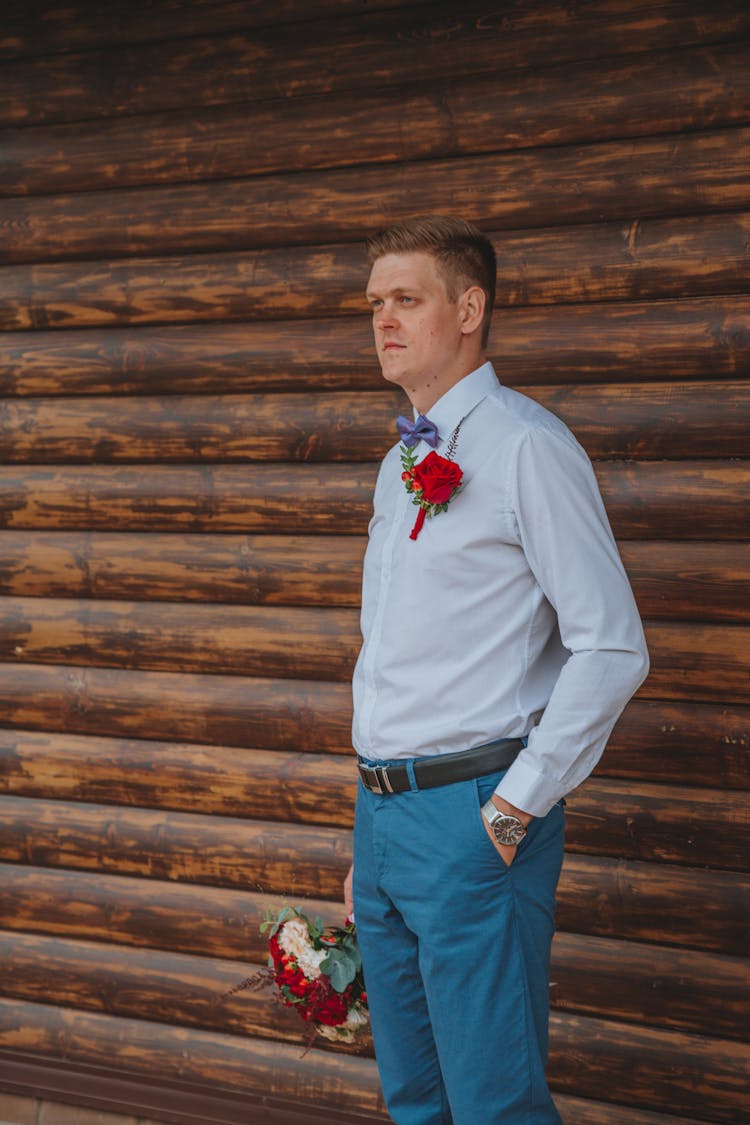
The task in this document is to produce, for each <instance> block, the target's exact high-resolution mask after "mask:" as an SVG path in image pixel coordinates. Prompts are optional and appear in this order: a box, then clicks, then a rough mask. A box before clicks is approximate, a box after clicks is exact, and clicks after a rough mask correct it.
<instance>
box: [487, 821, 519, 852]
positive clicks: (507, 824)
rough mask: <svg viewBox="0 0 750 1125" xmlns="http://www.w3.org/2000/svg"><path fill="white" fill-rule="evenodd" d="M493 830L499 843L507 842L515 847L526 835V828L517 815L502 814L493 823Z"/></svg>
mask: <svg viewBox="0 0 750 1125" xmlns="http://www.w3.org/2000/svg"><path fill="white" fill-rule="evenodd" d="M492 831H493V832H494V834H495V839H496V840H497V842H498V844H507V845H510V846H511V847H515V845H516V844H520V843H521V840H523V838H524V836H525V835H526V829H525V828H524V826H523V825H522V824H521V821H520V820H518V818H517V817H515V816H500V817H498V818H497V820H496V821H495V822H494V823H493V825H492Z"/></svg>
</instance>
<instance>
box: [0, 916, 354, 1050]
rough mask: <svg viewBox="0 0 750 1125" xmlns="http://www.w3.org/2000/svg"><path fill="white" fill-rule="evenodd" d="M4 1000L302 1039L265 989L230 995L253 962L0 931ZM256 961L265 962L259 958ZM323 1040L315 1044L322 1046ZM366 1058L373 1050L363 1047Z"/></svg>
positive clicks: (296, 1021)
mask: <svg viewBox="0 0 750 1125" xmlns="http://www.w3.org/2000/svg"><path fill="white" fill-rule="evenodd" d="M0 951H2V957H3V964H4V966H5V972H4V973H3V979H2V982H1V983H0V991H1V992H2V995H3V996H5V997H15V998H16V999H17V1000H26V1001H32V1002H35V1003H41V1004H44V1003H47V1004H49V1003H53V1004H55V1006H57V1007H62V1008H65V1007H73V1008H78V1009H81V1010H83V1011H94V1012H103V1013H106V1014H108V1015H114V1016H125V1017H131V1018H134V1019H137V1018H139V1017H142V1016H147V1015H148V1013H149V1012H150V1011H161V1012H169V1015H170V1019H169V1022H170V1023H171V1024H173V1025H177V1026H186V1027H202V1028H205V1029H212V1030H214V1031H224V1032H234V1033H235V1034H238V1035H257V1036H259V1037H260V1038H269V1039H274V1040H286V1041H288V1042H289V1041H290V1042H297V1043H298V1042H299V1041H300V1031H301V1030H302V1024H301V1022H300V1018H299V1016H298V1015H297V1014H296V1013H295V1012H292V1011H291V1010H290V1009H289V1008H285V1007H284V1006H283V1005H282V1004H276V1003H271V1002H270V1001H271V998H272V992H271V989H270V988H269V989H264V990H263V991H262V992H261V991H254V990H249V989H248V990H246V991H244V992H241V993H238V994H235V995H230V991H231V989H232V988H233V987H234V986H235V985H237V984H239V983H240V982H241V981H242V980H243V979H245V978H246V977H249V976H251V975H254V974H255V973H256V972H257V970H258V968H259V967H260V966H259V964H252V963H251V962H250V961H249V960H248V961H247V962H241V961H240V962H238V961H229V960H223V959H215V958H208V957H196V956H193V955H191V954H186V953H170V952H162V951H161V950H154V949H139V948H138V947H136V946H124V945H111V944H108V943H107V944H105V943H103V942H94V941H80V940H72V939H67V938H55V937H52V938H51V937H44V936H41V935H38V934H28V933H20V932H15V933H14V932H12V931H7V930H6V931H0ZM261 960H263V959H262V958H261ZM325 1045H326V1041H325V1040H324V1039H323V1038H322V1037H321V1038H320V1041H319V1042H318V1041H317V1040H316V1046H319V1047H325ZM368 1047H369V1050H368V1051H367V1053H368V1054H371V1053H372V1049H371V1045H370V1044H368Z"/></svg>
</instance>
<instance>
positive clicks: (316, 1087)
mask: <svg viewBox="0 0 750 1125" xmlns="http://www.w3.org/2000/svg"><path fill="white" fill-rule="evenodd" d="M0 1047H3V1048H5V1049H16V1050H20V1049H22V1050H24V1051H26V1052H31V1053H33V1054H39V1055H43V1056H48V1057H50V1056H51V1057H53V1058H61V1057H62V1058H63V1059H65V1060H68V1061H70V1062H71V1063H73V1064H75V1063H84V1064H86V1065H89V1066H91V1065H93V1066H96V1065H100V1066H101V1065H102V1064H106V1065H107V1066H108V1067H110V1066H111V1065H112V1062H113V1060H118V1061H120V1063H121V1064H123V1063H124V1064H125V1066H124V1069H125V1070H126V1071H130V1072H131V1073H133V1072H135V1073H139V1074H143V1075H148V1076H150V1077H151V1078H157V1079H159V1080H160V1081H166V1082H169V1081H170V1080H172V1081H174V1080H177V1079H179V1080H181V1081H183V1082H192V1083H200V1084H203V1085H204V1086H205V1085H210V1086H213V1087H218V1088H220V1089H224V1090H227V1089H229V1090H236V1091H238V1092H243V1093H247V1094H249V1095H254V1096H255V1097H257V1099H258V1101H259V1102H260V1101H262V1103H263V1105H268V1104H269V1103H270V1104H273V1101H274V1099H284V1101H285V1102H286V1105H287V1106H288V1105H289V1103H290V1101H294V1100H295V1099H296V1100H298V1101H299V1102H301V1103H303V1104H304V1103H307V1104H309V1105H313V1106H315V1107H316V1109H318V1110H321V1109H324V1110H325V1111H326V1120H330V1121H331V1122H335V1121H339V1122H341V1123H342V1125H348V1123H349V1122H351V1121H352V1120H353V1118H352V1116H348V1115H349V1114H355V1113H364V1112H367V1113H368V1114H369V1117H368V1118H366V1119H365V1120H368V1119H369V1120H372V1121H387V1120H388V1117H387V1114H386V1113H385V1109H384V1108H383V1103H382V1095H381V1093H380V1083H379V1082H378V1077H377V1070H376V1067H375V1062H374V1060H372V1059H367V1058H357V1057H356V1056H354V1055H351V1054H342V1053H338V1052H335V1051H320V1050H316V1049H311V1050H309V1051H301V1050H300V1046H299V1044H295V1045H292V1044H288V1043H280V1042H278V1041H273V1040H270V1041H269V1040H262V1039H250V1038H247V1037H245V1036H239V1035H229V1034H226V1033H220V1032H211V1031H201V1030H198V1029H191V1030H188V1029H185V1028H179V1027H171V1026H170V1025H169V1024H166V1023H161V1022H156V1021H155V1020H153V1019H144V1020H133V1019H125V1018H122V1017H116V1016H108V1015H104V1014H102V1013H99V1012H83V1011H80V1010H78V1009H75V1008H72V1009H71V1008H56V1007H53V1006H52V1005H49V1004H32V1003H23V1002H22V1001H18V1000H3V999H2V998H0ZM342 1102H343V1104H344V1106H345V1111H344V1112H345V1113H346V1114H347V1116H344V1114H343V1113H341V1112H340V1111H341V1107H342ZM355 1120H356V1119H355ZM360 1120H362V1118H360Z"/></svg>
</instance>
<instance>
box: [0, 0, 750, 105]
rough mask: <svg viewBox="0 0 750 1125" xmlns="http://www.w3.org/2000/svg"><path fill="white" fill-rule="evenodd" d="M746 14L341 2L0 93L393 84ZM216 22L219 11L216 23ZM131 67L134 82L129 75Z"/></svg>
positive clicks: (103, 96)
mask: <svg viewBox="0 0 750 1125" xmlns="http://www.w3.org/2000/svg"><path fill="white" fill-rule="evenodd" d="M314 11H315V9H314ZM743 16H744V13H742V12H738V11H737V8H736V6H735V5H731V4H728V3H727V2H726V0H723V2H721V3H717V4H716V5H714V6H712V9H711V12H710V13H707V12H706V11H705V9H704V8H702V7H701V6H700V5H697V4H696V3H695V2H694V0H693V2H692V3H691V2H689V0H687V2H686V0H683V2H682V3H679V4H677V3H672V4H663V3H662V4H659V5H653V6H651V7H650V8H649V9H648V19H647V20H645V19H644V18H643V12H642V5H641V4H638V5H636V6H635V7H634V6H633V5H629V6H628V7H624V6H623V5H620V4H618V5H616V6H615V7H614V10H613V8H612V5H611V4H607V3H605V2H602V3H589V4H587V5H586V7H585V9H584V10H583V11H582V12H580V13H579V12H578V11H577V10H576V9H571V8H570V6H567V7H566V6H564V5H556V6H555V7H554V8H552V9H551V10H549V9H548V10H545V11H537V10H536V9H530V8H529V7H528V6H526V5H523V4H512V5H511V6H510V10H506V9H505V8H504V9H503V10H501V11H498V10H497V9H496V8H494V7H493V6H492V5H491V4H488V3H486V2H481V0H479V2H478V0H470V2H469V3H467V4H465V5H463V6H462V8H461V10H460V11H457V10H456V8H455V5H453V4H434V5H430V6H429V7H427V6H424V5H409V6H406V7H405V8H399V10H398V11H393V12H390V13H389V12H387V11H380V12H378V11H373V12H364V13H359V14H357V16H356V18H352V17H351V16H350V15H349V14H348V13H347V14H346V15H345V16H344V17H343V18H339V19H330V20H327V21H326V22H325V23H323V24H319V25H317V26H316V25H312V27H311V28H310V30H309V31H308V32H307V34H303V35H300V36H296V37H294V38H290V34H289V31H288V30H287V29H286V28H284V27H283V26H281V27H274V26H269V27H255V28H253V29H252V31H251V33H250V34H243V33H242V32H241V31H239V29H238V30H237V31H236V32H235V33H234V34H232V35H221V34H214V35H207V36H205V37H201V38H194V37H191V38H188V39H182V38H174V39H171V40H170V39H169V38H166V37H165V38H164V39H163V40H162V41H161V42H152V43H149V42H147V41H143V42H141V43H139V44H138V45H137V46H130V45H125V46H121V47H119V46H117V47H108V44H109V43H110V42H111V41H112V39H111V37H109V38H107V39H105V41H104V42H103V43H101V45H100V47H99V49H98V50H97V51H95V52H90V53H81V54H69V55H58V56H57V57H52V58H50V59H39V60H35V59H33V58H32V59H28V60H18V61H14V62H9V63H6V65H5V67H4V74H3V79H2V82H1V83H0V101H1V102H2V103H3V104H4V106H5V110H4V114H3V120H4V121H5V122H7V123H10V124H21V123H23V124H38V123H40V122H44V121H66V120H68V121H70V120H79V119H84V120H85V119H86V118H91V117H109V116H115V115H119V114H134V113H144V112H149V111H153V110H157V109H173V110H179V109H182V108H183V107H184V106H206V105H217V104H218V105H220V104H222V103H227V102H237V101H245V100H251V99H254V98H263V97H290V96H296V97H300V96H305V97H308V96H310V95H311V94H316V93H321V92H326V91H330V90H352V91H354V90H363V89H364V90H370V89H372V88H378V87H382V86H386V87H388V86H393V85H394V84H398V83H399V81H402V80H403V78H402V76H403V75H408V76H409V77H410V79H412V80H413V81H427V80H430V79H435V78H438V79H440V80H442V81H445V80H446V79H449V78H451V77H453V76H456V75H462V74H464V73H466V71H467V70H468V71H469V72H471V73H474V74H486V73H490V74H491V73H496V72H497V71H500V72H503V71H506V70H513V69H515V68H519V67H527V66H533V65H540V64H541V65H542V66H544V65H549V63H550V62H556V63H563V62H564V63H571V62H574V61H576V60H578V59H595V58H597V57H602V56H604V57H606V56H607V55H611V54H620V53H623V52H632V51H643V50H648V49H649V48H654V47H656V48H658V49H664V48H670V47H673V46H675V45H679V46H681V47H684V46H686V45H688V44H690V43H691V42H693V43H694V42H698V43H705V42H707V41H708V42H711V41H716V40H718V41H722V40H729V41H732V40H737V39H742V38H743V36H744V37H747V34H748V31H750V27H749V26H748V20H747V18H746V17H745V18H743ZM576 17H578V18H576ZM269 18H274V17H270V16H269ZM274 22H277V21H276V19H275V18H274ZM188 26H190V24H189V23H188ZM221 26H222V24H221V17H219V23H218V28H217V29H216V30H217V31H218V30H220V29H221ZM240 26H241V25H240ZM303 26H304V25H303ZM211 30H214V28H213V27H211ZM173 34H174V32H173ZM181 34H182V33H181V32H178V35H181ZM161 38H162V37H161V36H160V39H161ZM425 42H427V43H428V44H429V50H425V49H424V48H425ZM334 60H335V61H334ZM132 75H137V76H138V81H133V80H132V79H131V81H130V82H126V81H125V77H126V76H132ZM589 112H590V111H589Z"/></svg>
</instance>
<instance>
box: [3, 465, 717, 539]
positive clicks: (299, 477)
mask: <svg viewBox="0 0 750 1125" xmlns="http://www.w3.org/2000/svg"><path fill="white" fill-rule="evenodd" d="M376 475H377V472H376V467H375V466H374V465H373V466H369V465H368V466H354V467H350V466H346V465H327V466H325V467H319V466H304V467H303V466H296V467H277V466H270V465H263V466H254V467H253V468H252V469H248V468H247V466H244V465H243V466H239V465H236V466H232V465H228V466H203V467H200V468H199V467H193V466H177V465H171V466H169V465H167V466H147V467H143V468H139V467H135V468H131V467H120V466H118V467H116V468H114V467H107V466H102V467H96V466H87V467H85V468H68V467H65V466H62V467H54V468H49V469H43V468H33V467H32V468H27V469H25V470H24V471H23V472H22V473H21V472H16V471H14V470H9V469H0V525H2V526H5V527H28V528H45V527H47V528H56V529H58V530H63V529H84V528H90V529H92V530H94V529H101V530H111V529H112V528H113V527H118V528H121V529H122V530H154V531H156V530H164V531H166V530H174V531H177V530H181V531H213V532H217V531H264V530H265V531H274V532H281V531H289V532H295V533H300V532H301V533H302V534H307V533H310V532H312V533H333V534H334V535H338V534H351V533H356V534H361V533H362V532H363V531H364V530H365V529H366V527H367V522H368V520H369V518H370V515H371V513H372V491H373V488H374V485H375V478H376ZM725 484H726V482H725ZM735 537H736V532H735V534H734V535H733V538H735Z"/></svg>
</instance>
